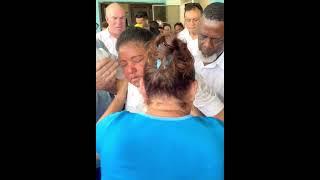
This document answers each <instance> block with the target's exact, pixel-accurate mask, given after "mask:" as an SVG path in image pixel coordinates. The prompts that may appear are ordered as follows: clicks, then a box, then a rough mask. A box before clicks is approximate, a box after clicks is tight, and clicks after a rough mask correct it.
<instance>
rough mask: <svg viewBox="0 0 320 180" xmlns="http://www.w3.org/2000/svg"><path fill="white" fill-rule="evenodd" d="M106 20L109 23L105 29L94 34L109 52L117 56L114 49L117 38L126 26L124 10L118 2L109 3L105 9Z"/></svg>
mask: <svg viewBox="0 0 320 180" xmlns="http://www.w3.org/2000/svg"><path fill="white" fill-rule="evenodd" d="M105 12H106V21H107V23H108V24H109V26H108V28H107V29H106V30H103V31H100V32H98V33H97V34H96V39H99V40H100V41H102V42H103V43H104V45H105V46H106V47H107V48H108V50H109V52H111V53H112V54H113V55H115V56H118V53H117V50H116V43H117V39H118V37H119V36H120V34H121V33H122V32H123V31H124V30H125V28H126V17H125V10H124V9H123V8H122V7H121V6H120V5H119V4H118V3H111V4H110V5H109V6H108V7H107V8H106V9H105Z"/></svg>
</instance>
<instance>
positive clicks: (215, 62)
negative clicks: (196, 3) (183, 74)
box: [194, 3, 224, 102]
mask: <svg viewBox="0 0 320 180" xmlns="http://www.w3.org/2000/svg"><path fill="white" fill-rule="evenodd" d="M198 46H199V48H198V52H197V53H196V54H195V55H194V58H195V63H194V64H195V70H196V72H197V73H198V74H200V75H201V76H202V77H205V82H206V84H207V85H208V86H210V87H212V88H213V89H214V91H215V92H216V93H217V95H218V97H219V98H220V100H221V101H222V102H224V4H223V3H212V4H210V5H208V6H207V7H206V8H205V9H204V11H203V16H202V17H201V20H200V24H199V34H198Z"/></svg>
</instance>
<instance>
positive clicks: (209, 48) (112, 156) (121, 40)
mask: <svg viewBox="0 0 320 180" xmlns="http://www.w3.org/2000/svg"><path fill="white" fill-rule="evenodd" d="M184 19H185V21H184V25H183V24H182V23H180V22H178V23H176V24H175V25H174V26H173V29H171V25H170V24H167V23H159V21H156V20H155V21H150V22H149V21H148V16H147V14H146V13H144V12H139V13H137V15H136V24H135V25H134V26H133V27H126V18H125V11H124V9H123V8H122V7H121V6H120V5H119V4H118V3H112V4H110V5H109V6H108V7H107V8H106V22H107V23H106V24H107V27H106V29H104V30H102V31H101V32H98V33H97V34H96V47H97V57H96V122H97V125H96V152H97V179H99V178H101V179H102V180H105V179H217V180H220V179H223V178H224V4H223V3H211V4H209V5H208V6H207V7H205V8H204V9H203V8H202V7H201V5H200V4H198V3H188V4H186V6H185V12H184ZM100 172H101V177H100Z"/></svg>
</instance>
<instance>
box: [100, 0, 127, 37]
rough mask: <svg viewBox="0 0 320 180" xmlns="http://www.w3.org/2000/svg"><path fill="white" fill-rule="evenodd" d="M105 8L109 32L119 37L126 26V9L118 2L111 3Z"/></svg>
mask: <svg viewBox="0 0 320 180" xmlns="http://www.w3.org/2000/svg"><path fill="white" fill-rule="evenodd" d="M105 10H106V21H107V23H108V24H109V27H108V29H109V32H110V34H111V35H112V36H113V37H115V38H118V37H119V35H120V34H121V33H122V32H123V31H124V30H125V27H126V17H125V10H124V9H123V8H122V7H121V6H120V4H118V3H111V4H110V5H109V6H108V7H107V8H106V9H105Z"/></svg>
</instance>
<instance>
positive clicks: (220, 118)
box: [213, 110, 224, 121]
mask: <svg viewBox="0 0 320 180" xmlns="http://www.w3.org/2000/svg"><path fill="white" fill-rule="evenodd" d="M213 117H214V118H217V119H219V120H221V121H224V110H222V111H220V112H219V113H218V114H216V115H215V116H213Z"/></svg>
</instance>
